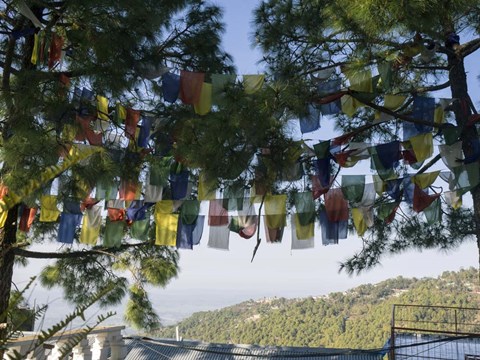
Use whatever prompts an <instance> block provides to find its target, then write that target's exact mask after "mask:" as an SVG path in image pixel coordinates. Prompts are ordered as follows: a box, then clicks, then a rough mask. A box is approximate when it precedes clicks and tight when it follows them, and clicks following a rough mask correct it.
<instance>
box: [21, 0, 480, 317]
mask: <svg viewBox="0 0 480 360" xmlns="http://www.w3.org/2000/svg"><path fill="white" fill-rule="evenodd" d="M215 3H216V4H218V5H220V6H222V7H224V10H225V16H224V21H225V23H226V24H227V27H226V30H227V31H226V34H225V36H224V47H225V49H226V50H227V51H228V52H229V53H230V54H232V55H233V57H234V61H235V64H236V67H237V70H238V74H257V73H261V72H262V67H261V65H258V64H257V62H258V60H259V59H260V58H261V54H260V53H259V52H258V51H257V50H256V49H253V48H252V46H251V31H252V26H251V11H252V9H253V8H254V7H255V6H256V5H257V4H258V1H257V0H217V1H215ZM476 60H478V58H477V59H476ZM467 68H468V69H469V71H470V74H469V78H470V81H471V83H470V88H471V89H472V88H474V89H477V88H478V80H477V76H478V73H479V70H478V67H474V66H473V64H471V65H470V66H469V65H467ZM473 94H474V95H475V97H474V102H475V103H476V104H477V105H478V92H476V91H474V92H473ZM446 96H448V95H446ZM322 126H323V124H322ZM331 135H332V134H331V132H330V130H328V126H327V127H326V130H325V134H322V136H323V138H325V139H327V138H330V137H331ZM316 231H317V234H319V231H320V230H319V229H318V227H317V228H316ZM286 233H287V235H286V237H285V238H284V241H283V243H281V244H266V243H265V242H262V244H261V245H260V248H259V250H258V253H257V256H256V258H255V260H254V261H253V262H250V260H251V256H252V251H253V248H254V246H255V237H254V238H252V239H250V240H245V239H241V238H239V237H233V236H232V237H231V241H230V250H229V251H221V250H215V249H210V248H208V247H207V239H208V229H207V227H206V229H205V232H204V235H203V240H202V242H201V244H200V245H199V246H197V247H195V248H194V250H193V251H189V250H180V273H179V276H178V277H177V278H176V279H173V280H172V281H171V282H170V284H169V285H167V286H166V288H164V289H158V288H151V289H149V290H150V291H149V294H150V297H151V299H152V301H153V303H154V306H155V308H156V310H157V311H158V313H159V314H160V317H161V319H162V321H163V323H164V324H171V323H174V322H175V321H178V320H180V319H182V318H185V317H187V316H188V315H190V314H192V313H193V312H196V311H205V310H213V309H217V308H221V307H224V306H228V305H233V304H236V303H239V302H242V301H245V300H249V299H261V298H263V297H274V296H277V297H288V298H294V297H307V296H315V295H324V294H328V293H329V292H333V291H345V290H348V289H350V288H352V287H355V286H357V285H360V284H364V283H377V282H380V281H382V280H385V279H388V278H391V277H397V276H404V277H417V278H421V277H425V276H429V277H437V276H439V275H440V274H441V273H442V272H443V271H453V270H459V269H460V268H462V267H463V268H468V267H470V266H477V265H478V251H477V248H476V244H475V243H474V242H473V241H472V242H469V243H466V244H464V245H463V246H461V247H460V248H459V249H458V250H456V251H452V252H450V253H448V254H446V253H443V252H440V251H437V250H431V251H423V252H413V251H411V252H407V253H405V254H402V255H397V256H394V257H391V258H385V259H384V261H382V264H381V265H380V266H378V267H376V268H374V269H372V270H370V271H367V272H365V273H362V274H361V275H358V276H357V275H354V276H349V275H347V274H345V273H344V272H341V273H339V272H338V270H339V263H340V262H341V261H342V260H345V259H346V258H347V257H348V256H350V255H353V254H354V253H355V252H357V251H359V250H361V248H362V241H361V240H360V239H359V238H357V237H356V236H354V235H351V236H349V237H348V239H346V240H342V241H341V242H340V244H339V245H330V246H322V245H321V244H320V242H319V241H317V243H316V245H315V248H314V249H311V250H296V251H291V250H290V241H289V240H290V236H289V234H288V233H289V230H287V231H286ZM261 235H262V237H263V230H262V233H261ZM317 236H318V235H317ZM46 263H47V262H46V261H36V262H31V265H30V266H29V267H28V268H27V269H18V271H16V273H15V282H16V284H17V286H19V287H21V286H22V284H25V282H26V279H28V278H29V277H30V276H31V275H34V274H35V273H38V271H39V269H40V268H41V266H42V265H44V264H46ZM30 294H31V295H30V302H31V303H33V302H34V301H36V303H49V304H50V305H51V306H50V309H51V310H49V312H47V319H46V321H45V322H46V323H47V324H49V323H52V322H53V321H54V320H58V319H60V316H61V314H65V312H66V311H67V310H69V309H71V306H70V305H68V304H66V303H65V302H64V301H63V300H61V292H60V291H59V290H52V291H47V290H45V289H42V288H41V287H40V286H39V285H36V286H35V288H34V291H32V292H31V293H30ZM114 310H116V311H117V312H118V315H117V316H116V317H115V318H114V319H113V320H112V321H113V322H114V323H116V324H118V323H119V322H121V318H122V311H123V310H122V307H121V306H119V307H117V308H115V309H114ZM96 312H97V310H95V312H94V313H96Z"/></svg>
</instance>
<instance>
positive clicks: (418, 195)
mask: <svg viewBox="0 0 480 360" xmlns="http://www.w3.org/2000/svg"><path fill="white" fill-rule="evenodd" d="M439 196H440V193H438V194H433V195H428V194H427V193H426V192H424V191H423V190H422V189H420V187H419V186H418V185H416V184H415V190H414V191H413V210H415V211H416V212H421V211H423V210H425V209H426V208H427V207H429V206H430V204H431V203H432V202H434V201H435V200H436V199H437V198H438V197H439Z"/></svg>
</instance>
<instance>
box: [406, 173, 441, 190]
mask: <svg viewBox="0 0 480 360" xmlns="http://www.w3.org/2000/svg"><path fill="white" fill-rule="evenodd" d="M439 174H440V171H434V172H431V173H423V174H418V175H415V176H412V181H413V183H414V184H417V185H418V186H419V187H420V189H425V188H427V187H429V186H430V185H432V184H433V183H434V182H435V180H437V177H438V175H439Z"/></svg>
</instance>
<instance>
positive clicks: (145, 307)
mask: <svg viewBox="0 0 480 360" xmlns="http://www.w3.org/2000/svg"><path fill="white" fill-rule="evenodd" d="M221 16H222V12H221V9H220V8H219V7H217V6H214V5H211V4H208V3H206V2H204V1H201V0H181V1H178V0H175V1H168V0H165V1H163V0H162V1H135V0H133V1H130V0H128V1H118V0H111V1H110V0H105V1H103V0H101V1H90V0H85V1H83V0H82V1H76V0H75V1H70V0H66V1H25V0H20V1H5V2H3V3H2V5H1V6H0V48H1V49H0V67H1V68H2V76H1V102H2V107H1V109H2V111H1V112H2V120H1V122H0V131H1V135H2V142H1V150H0V154H1V160H2V168H1V171H0V177H1V186H2V196H3V198H2V210H3V211H2V212H1V217H2V221H3V220H4V226H3V227H2V228H1V229H0V274H1V278H0V324H1V323H4V322H5V320H6V316H7V314H6V309H7V307H8V302H9V297H10V291H11V282H12V273H13V269H14V261H15V259H17V260H19V261H20V260H21V259H23V258H53V259H58V262H57V263H56V264H55V265H51V266H49V267H48V268H46V269H45V270H44V272H43V273H42V276H41V277H42V282H43V283H44V284H45V285H47V286H55V285H60V286H62V287H63V289H64V294H65V297H66V299H68V300H70V301H72V302H74V303H77V304H82V302H85V301H87V300H88V298H89V294H92V293H97V292H98V291H99V290H101V289H102V288H104V287H107V286H109V285H111V284H115V285H116V286H115V290H113V291H112V292H110V293H109V294H108V295H107V296H106V297H103V298H102V300H101V304H103V305H108V304H115V303H118V302H119V301H121V299H122V298H123V297H124V296H125V295H126V294H127V293H129V296H130V302H129V304H128V307H127V312H126V318H127V320H129V321H130V322H131V323H133V325H135V326H143V327H152V326H155V325H156V324H157V323H158V317H157V315H156V314H155V311H154V309H153V308H152V306H151V304H150V301H149V300H148V296H147V293H146V291H145V289H144V286H145V285H146V284H153V285H158V286H164V285H165V284H167V283H168V281H169V280H170V279H171V278H173V277H175V276H176V274H177V262H178V254H177V252H176V251H174V250H172V249H170V248H167V247H164V246H155V245H154V241H153V240H152V236H149V237H148V238H147V240H144V241H132V240H131V239H130V237H129V235H128V233H127V232H126V230H125V228H123V229H124V230H122V231H123V234H124V235H123V241H122V243H121V244H119V245H118V246H117V247H106V246H94V247H91V248H85V247H83V248H82V247H80V246H73V247H71V248H68V247H67V249H63V250H59V251H56V252H44V251H38V250H39V249H38V247H37V248H34V249H29V248H28V247H29V246H30V245H34V244H36V243H42V242H47V241H55V234H56V232H57V230H58V225H59V224H58V221H54V222H48V223H47V222H39V221H38V214H37V216H36V221H34V225H33V229H32V230H30V232H29V233H25V232H24V231H20V230H17V228H18V225H19V222H20V221H21V220H20V219H21V215H22V212H25V211H29V209H30V208H34V207H38V205H39V199H40V198H41V196H42V195H43V194H49V191H50V187H51V186H52V182H54V183H55V184H57V185H54V186H57V191H58V196H57V202H58V203H60V204H61V203H64V211H66V207H67V205H66V204H67V203H68V202H69V201H70V202H71V201H72V199H73V200H74V201H73V202H74V203H75V204H76V205H78V204H79V203H80V201H81V200H84V199H86V198H88V195H89V193H90V191H91V189H93V188H94V187H95V186H96V185H98V184H99V183H103V184H109V183H111V182H112V181H113V180H115V179H122V180H134V179H138V177H139V176H141V174H142V172H143V171H144V169H145V167H146V166H148V164H150V163H155V162H160V161H164V162H165V164H166V165H165V166H169V165H170V163H172V161H173V160H172V158H171V157H163V158H162V156H163V155H164V154H163V153H162V149H161V147H160V146H158V147H154V146H153V145H152V144H149V146H147V147H146V148H145V147H144V148H139V147H138V146H137V145H136V143H135V141H133V140H132V139H135V138H134V134H135V131H136V127H137V124H136V123H135V122H134V123H133V129H132V125H131V124H127V123H126V122H125V118H124V116H123V115H122V114H123V112H124V111H126V112H127V115H128V112H129V111H130V110H129V109H135V111H132V113H131V114H130V115H132V114H133V115H132V116H134V117H135V116H137V115H138V112H136V110H139V111H141V112H142V115H145V114H146V115H148V116H151V117H153V118H158V119H159V118H160V117H163V118H167V117H168V116H169V113H170V112H171V110H172V109H173V108H174V106H172V107H169V106H166V105H165V103H164V102H163V101H162V100H161V97H160V95H161V90H162V89H161V86H160V82H159V79H158V77H159V76H160V75H161V74H162V73H164V72H165V71H166V70H165V68H170V69H176V70H186V71H198V72H209V73H229V72H231V71H233V66H232V63H231V59H230V56H229V55H228V54H226V53H225V52H224V51H223V50H222V48H221V46H220V35H221V33H222V31H223V24H222V22H221ZM82 88H83V93H79V92H78V90H79V89H82ZM97 100H98V101H103V102H104V103H106V107H104V108H102V110H103V111H102V110H98V111H97V109H100V107H98V105H97ZM115 109H116V111H115ZM79 118H80V121H79ZM82 119H83V123H82ZM85 119H87V120H85ZM137 120H138V118H137ZM85 122H86V124H87V125H86V126H84V125H85ZM127 122H128V120H127ZM82 124H83V125H82ZM153 125H155V123H153ZM82 126H84V127H82ZM94 126H97V128H94ZM102 126H105V127H106V129H107V130H108V133H107V130H105V129H104V128H102ZM99 127H100V128H99ZM103 130H105V131H103ZM82 131H83V136H84V139H83V141H82V140H80V141H81V142H83V143H85V144H87V141H86V140H88V142H90V140H92V139H90V138H88V137H89V136H92V137H95V136H97V137H98V134H99V133H100V134H101V133H102V132H103V136H104V140H103V144H102V146H98V147H87V150H85V149H84V147H80V146H79V145H78V143H79V141H76V140H75V138H77V139H78V134H79V133H82ZM125 132H127V135H128V133H129V132H133V134H132V136H131V139H130V144H129V145H128V144H126V143H125V142H124V143H116V142H115V141H114V140H115V138H118V137H122V136H123V138H125V136H124V135H123V134H124V133H125ZM72 133H73V136H72V135H71V134H72ZM85 135H86V139H85ZM100 136H102V134H101V135H100ZM152 138H153V137H152ZM92 141H93V140H92ZM127 145H128V146H127ZM92 149H93V150H92ZM159 159H163V160H159ZM167 173H168V167H167ZM86 205H88V204H86ZM90 205H91V203H90ZM77 236H78V234H77ZM126 270H128V271H130V273H131V275H123V274H122V273H121V271H126ZM128 278H132V279H133V284H132V285H130V284H129V281H128V280H127V279H128ZM1 328H2V327H0V329H1ZM2 334H3V335H2ZM4 334H5V333H0V338H1V337H2V336H4Z"/></svg>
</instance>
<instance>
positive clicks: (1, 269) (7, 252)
mask: <svg viewBox="0 0 480 360" xmlns="http://www.w3.org/2000/svg"><path fill="white" fill-rule="evenodd" d="M17 213H18V206H14V207H13V208H12V209H10V210H9V211H8V214H7V220H6V222H5V226H4V228H3V229H1V232H0V324H2V323H6V322H7V317H8V313H7V310H8V304H9V301H10V292H11V288H12V278H13V265H14V263H15V254H14V253H13V249H12V244H14V243H15V238H16V233H17V215H18V214H17ZM7 334H8V329H7V328H5V327H3V326H0V343H2V342H3V341H4V340H6V336H7ZM0 359H3V353H2V351H1V350H0Z"/></svg>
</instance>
